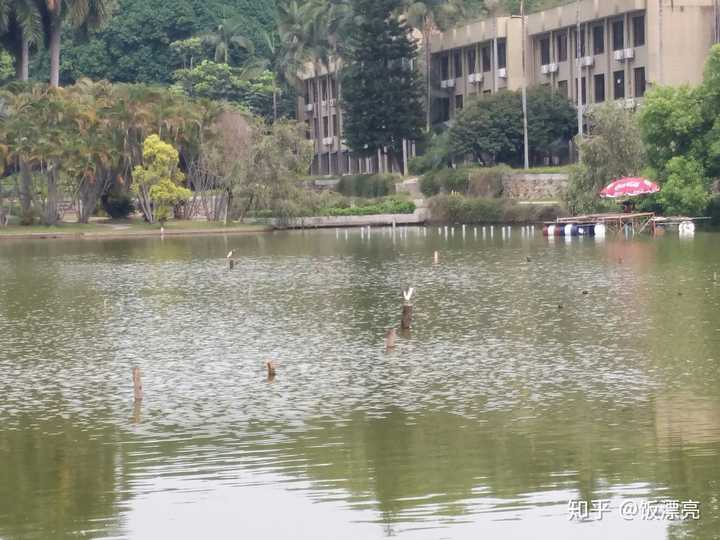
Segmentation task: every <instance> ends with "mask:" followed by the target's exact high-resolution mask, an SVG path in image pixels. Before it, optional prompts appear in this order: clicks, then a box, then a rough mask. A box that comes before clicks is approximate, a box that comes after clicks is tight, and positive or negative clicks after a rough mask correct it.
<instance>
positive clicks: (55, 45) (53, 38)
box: [49, 20, 62, 88]
mask: <svg viewBox="0 0 720 540" xmlns="http://www.w3.org/2000/svg"><path fill="white" fill-rule="evenodd" d="M61 33H62V24H61V23H60V21H59V20H58V21H54V23H53V25H52V26H51V27H50V47H49V48H50V86H54V87H55V88H57V87H58V86H60V36H61Z"/></svg>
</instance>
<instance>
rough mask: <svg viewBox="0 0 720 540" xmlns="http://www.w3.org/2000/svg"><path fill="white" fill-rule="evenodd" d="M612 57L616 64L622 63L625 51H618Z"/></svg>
mask: <svg viewBox="0 0 720 540" xmlns="http://www.w3.org/2000/svg"><path fill="white" fill-rule="evenodd" d="M613 56H614V58H615V60H617V61H618V62H622V61H623V60H625V51H624V50H622V49H621V50H619V51H615V52H614V53H613Z"/></svg>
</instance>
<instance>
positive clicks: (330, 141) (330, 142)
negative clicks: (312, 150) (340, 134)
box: [322, 137, 335, 146]
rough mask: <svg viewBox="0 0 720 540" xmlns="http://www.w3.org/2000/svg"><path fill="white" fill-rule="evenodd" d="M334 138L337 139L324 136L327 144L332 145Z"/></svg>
mask: <svg viewBox="0 0 720 540" xmlns="http://www.w3.org/2000/svg"><path fill="white" fill-rule="evenodd" d="M333 139H335V137H323V140H322V142H323V144H324V145H325V146H330V145H331V144H332V143H333Z"/></svg>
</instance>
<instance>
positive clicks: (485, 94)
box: [483, 90, 492, 96]
mask: <svg viewBox="0 0 720 540" xmlns="http://www.w3.org/2000/svg"><path fill="white" fill-rule="evenodd" d="M490 94H492V90H483V96H489V95H490Z"/></svg>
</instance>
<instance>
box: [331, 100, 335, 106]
mask: <svg viewBox="0 0 720 540" xmlns="http://www.w3.org/2000/svg"><path fill="white" fill-rule="evenodd" d="M330 106H331V107H334V106H335V98H332V99H331V100H330Z"/></svg>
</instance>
